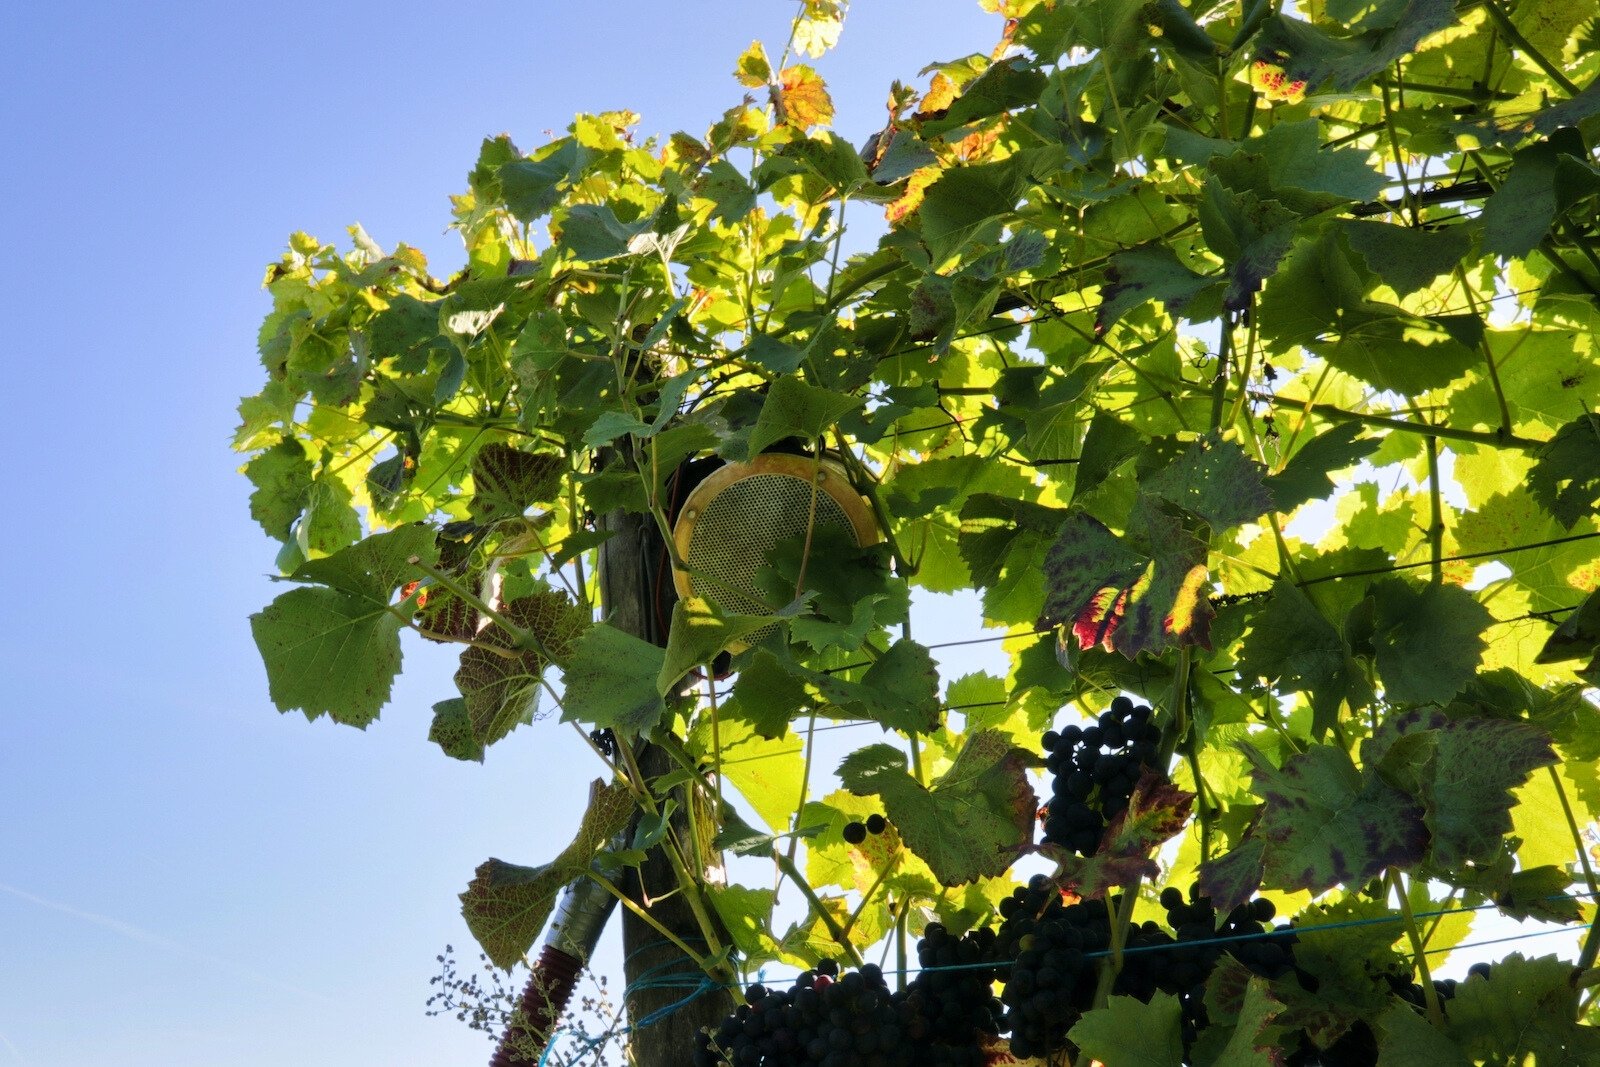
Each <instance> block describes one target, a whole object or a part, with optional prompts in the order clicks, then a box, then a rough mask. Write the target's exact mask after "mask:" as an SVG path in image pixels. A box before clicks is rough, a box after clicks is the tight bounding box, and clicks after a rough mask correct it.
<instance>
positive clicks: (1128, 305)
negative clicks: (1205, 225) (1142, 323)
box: [1094, 244, 1218, 334]
mask: <svg viewBox="0 0 1600 1067" xmlns="http://www.w3.org/2000/svg"><path fill="white" fill-rule="evenodd" d="M1106 278H1107V281H1108V284H1107V285H1106V286H1105V287H1104V288H1103V289H1102V290H1101V291H1100V307H1099V309H1098V310H1096V312H1095V316H1094V331H1095V333H1097V334H1103V333H1105V332H1106V331H1107V330H1109V329H1110V328H1111V326H1112V324H1113V323H1115V322H1116V321H1117V320H1118V319H1120V318H1122V316H1123V315H1125V314H1127V313H1128V312H1129V311H1132V310H1133V309H1134V308H1136V307H1138V306H1139V305H1141V304H1144V303H1146V302H1147V301H1150V300H1159V301H1161V304H1162V306H1163V307H1165V308H1166V309H1167V314H1169V315H1172V316H1173V317H1177V316H1179V315H1181V314H1182V313H1183V309H1184V308H1185V307H1187V306H1188V305H1189V303H1190V302H1191V301H1193V300H1194V299H1195V298H1196V297H1198V296H1199V295H1200V294H1201V293H1203V292H1205V291H1206V290H1207V289H1209V288H1211V287H1212V286H1215V285H1217V284H1218V279H1217V278H1214V277H1210V276H1208V275H1204V274H1196V273H1195V272H1194V271H1192V270H1190V269H1189V268H1188V267H1186V266H1184V265H1183V263H1182V262H1180V261H1179V259H1178V257H1177V256H1176V255H1175V254H1174V253H1173V251H1172V249H1171V247H1170V246H1168V245H1164V244H1157V245H1146V246H1144V247H1142V248H1132V249H1129V250H1128V251H1126V252H1118V253H1117V254H1116V255H1114V256H1112V257H1111V263H1110V265H1109V266H1108V267H1107V268H1106Z"/></svg>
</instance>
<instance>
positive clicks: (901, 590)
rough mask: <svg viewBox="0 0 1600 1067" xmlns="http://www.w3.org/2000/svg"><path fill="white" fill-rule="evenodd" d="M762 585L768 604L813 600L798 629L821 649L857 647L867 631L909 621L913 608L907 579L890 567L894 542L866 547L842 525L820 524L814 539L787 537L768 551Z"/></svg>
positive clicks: (799, 619)
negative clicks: (809, 610) (809, 614)
mask: <svg viewBox="0 0 1600 1067" xmlns="http://www.w3.org/2000/svg"><path fill="white" fill-rule="evenodd" d="M756 587H757V588H758V589H759V590H760V592H761V594H762V596H763V597H764V598H765V600H766V602H767V603H768V604H775V605H776V604H788V603H789V602H790V601H792V600H794V599H795V597H796V590H799V596H800V597H802V598H805V599H808V600H809V603H810V607H811V611H812V614H813V616H814V617H812V618H807V617H804V616H800V617H797V618H796V619H795V621H794V630H793V631H792V632H793V633H794V635H795V637H796V638H799V639H801V640H805V641H807V642H808V643H810V644H811V646H812V647H813V648H815V649H817V650H818V651H821V650H823V649H824V648H826V647H827V646H829V645H832V644H837V645H838V646H839V647H841V648H847V649H852V650H853V649H857V648H860V647H861V641H862V639H863V638H864V637H865V634H866V631H867V630H868V629H871V628H873V627H878V626H893V625H895V624H897V623H901V622H904V621H905V620H906V618H907V617H908V615H909V612H910V609H911V593H910V590H909V589H907V587H906V583H905V580H904V579H902V578H898V577H896V576H895V575H894V573H893V572H892V571H891V570H890V567H889V549H888V546H886V545H882V544H877V545H868V546H866V547H862V546H860V545H858V544H857V543H856V539H855V534H854V533H853V532H851V531H848V530H845V529H843V528H841V527H838V526H817V527H815V528H813V529H812V531H811V535H810V536H809V537H807V536H805V535H804V534H801V535H799V536H796V537H787V538H785V539H783V540H782V541H779V542H778V543H777V544H776V545H774V546H773V548H772V551H771V552H769V553H768V554H767V565H766V566H764V567H762V568H760V569H759V570H758V571H757V572H756Z"/></svg>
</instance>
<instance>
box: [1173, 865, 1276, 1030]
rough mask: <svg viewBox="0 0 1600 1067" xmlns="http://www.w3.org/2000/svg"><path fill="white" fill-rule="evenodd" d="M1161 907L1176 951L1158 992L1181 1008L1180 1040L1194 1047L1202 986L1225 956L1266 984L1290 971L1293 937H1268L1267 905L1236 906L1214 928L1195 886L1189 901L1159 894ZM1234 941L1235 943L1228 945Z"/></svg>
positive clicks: (1270, 910) (1212, 913) (1213, 915)
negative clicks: (1175, 937)
mask: <svg viewBox="0 0 1600 1067" xmlns="http://www.w3.org/2000/svg"><path fill="white" fill-rule="evenodd" d="M1161 906H1162V907H1163V908H1165V909H1166V912H1167V925H1168V926H1170V927H1172V931H1173V933H1174V934H1176V935H1177V942H1178V943H1177V946H1176V947H1174V948H1173V949H1172V950H1171V951H1170V952H1167V953H1164V956H1165V957H1166V958H1165V960H1164V966H1165V969H1166V974H1165V976H1164V981H1165V983H1166V984H1164V985H1163V986H1162V988H1163V989H1165V990H1166V991H1167V992H1169V993H1172V994H1173V995H1174V996H1176V997H1177V998H1178V1001H1179V1003H1181V1004H1182V1006H1183V1039H1184V1042H1185V1044H1188V1043H1190V1042H1193V1041H1194V1040H1195V1038H1196V1036H1197V1035H1198V1034H1199V1032H1200V1031H1201V1030H1202V1029H1204V1028H1205V1025H1206V1023H1207V1022H1208V1018H1207V1014H1206V1009H1205V986H1206V980H1207V979H1208V978H1209V977H1210V976H1211V971H1212V969H1213V968H1215V967H1216V965H1217V961H1218V960H1219V959H1221V958H1222V956H1223V954H1224V953H1226V954H1227V955H1229V956H1232V957H1233V958H1234V959H1236V960H1238V961H1239V963H1240V964H1242V965H1243V966H1244V967H1246V968H1247V969H1248V970H1249V971H1250V972H1251V973H1252V974H1257V975H1260V976H1261V977H1263V978H1266V979H1273V978H1279V977H1281V976H1283V975H1284V974H1287V973H1289V972H1290V971H1292V970H1294V948H1293V945H1294V942H1295V935H1294V932H1293V931H1292V930H1291V929H1289V928H1287V927H1280V928H1279V930H1277V931H1272V932H1269V931H1268V929H1267V927H1266V924H1267V923H1269V922H1271V921H1272V918H1273V916H1274V915H1276V914H1277V909H1276V908H1275V907H1274V906H1273V904H1272V901H1270V900H1252V901H1250V902H1248V903H1245V904H1240V905H1239V906H1238V907H1236V908H1234V909H1233V910H1232V911H1230V912H1229V913H1228V916H1227V918H1226V919H1224V920H1223V922H1222V924H1221V926H1220V927H1219V926H1218V925H1217V909H1216V908H1214V907H1212V905H1211V898H1210V897H1204V896H1201V895H1200V890H1199V887H1198V886H1194V885H1191V886H1190V887H1189V896H1188V898H1187V899H1185V897H1184V895H1183V893H1182V892H1181V891H1180V890H1178V889H1177V888H1176V887H1174V886H1168V887H1167V888H1166V889H1163V890H1162V891H1161ZM1232 939H1238V940H1232Z"/></svg>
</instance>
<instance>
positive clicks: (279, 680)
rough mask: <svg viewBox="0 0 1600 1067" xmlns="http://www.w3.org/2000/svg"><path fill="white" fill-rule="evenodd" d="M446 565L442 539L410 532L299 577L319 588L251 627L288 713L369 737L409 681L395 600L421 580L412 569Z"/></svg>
mask: <svg viewBox="0 0 1600 1067" xmlns="http://www.w3.org/2000/svg"><path fill="white" fill-rule="evenodd" d="M413 559H416V560H418V561H420V562H422V563H426V564H429V565H431V564H432V563H433V562H435V561H436V560H437V559H438V549H437V548H436V546H435V539H434V535H433V532H432V531H431V530H429V529H428V528H427V527H425V526H422V525H417V524H413V525H407V526H402V527H399V528H397V529H394V530H390V531H388V532H386V533H379V534H373V535H372V536H371V537H368V538H367V539H366V540H364V541H361V542H359V543H357V544H354V545H351V546H350V547H349V548H345V549H343V550H341V551H339V552H336V553H334V554H333V555H331V556H327V557H325V558H322V559H316V560H311V561H308V562H306V563H303V564H301V565H300V567H299V568H298V569H296V571H295V572H294V574H293V575H291V576H290V580H292V581H297V582H306V583H315V585H312V586H308V587H306V588H301V589H295V590H291V591H290V592H288V593H285V594H283V595H282V596H280V597H278V598H277V599H276V600H274V601H273V602H272V603H271V604H269V605H267V607H266V608H265V609H264V610H262V611H260V612H258V613H256V614H255V615H252V616H251V617H250V629H251V632H252V633H253V634H254V635H255V639H256V645H257V646H258V647H259V648H260V650H261V658H262V660H263V661H264V662H265V664H266V668H267V684H268V690H269V693H270V695H271V697H272V701H273V703H274V704H276V705H277V707H278V710H279V711H289V710H290V709H292V708H299V709H301V710H302V711H303V712H305V715H306V717H307V718H308V719H313V720H314V719H316V718H318V717H319V716H321V715H323V714H327V715H329V716H331V717H332V718H333V720H334V721H335V722H339V723H344V724H345V725H348V726H358V727H362V728H365V727H366V725H367V724H368V723H370V722H371V721H372V720H374V719H376V718H377V717H378V712H379V710H380V709H382V707H383V705H384V704H386V703H387V702H388V700H389V692H390V689H391V687H392V685H393V683H394V677H395V675H396V674H398V673H399V671H400V628H401V626H402V625H404V623H403V621H402V618H401V617H400V615H399V614H397V612H398V611H399V610H400V609H395V610H391V601H392V600H393V598H394V592H395V590H396V589H397V588H398V587H399V586H400V585H401V584H402V583H403V582H405V581H406V580H408V579H409V578H412V577H415V576H418V572H417V570H416V568H415V567H413V566H412V564H411V561H412V560H413Z"/></svg>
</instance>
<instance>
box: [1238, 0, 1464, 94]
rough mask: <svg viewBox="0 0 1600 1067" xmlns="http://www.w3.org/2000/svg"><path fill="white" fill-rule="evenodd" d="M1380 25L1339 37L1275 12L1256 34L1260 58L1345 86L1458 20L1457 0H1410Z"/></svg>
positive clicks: (1287, 73)
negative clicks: (1349, 35)
mask: <svg viewBox="0 0 1600 1067" xmlns="http://www.w3.org/2000/svg"><path fill="white" fill-rule="evenodd" d="M1390 6H1391V7H1393V8H1395V10H1394V11H1392V12H1391V15H1392V16H1393V17H1392V18H1384V19H1382V20H1380V21H1382V22H1383V23H1384V25H1381V26H1372V27H1371V28H1370V29H1368V30H1367V31H1366V32H1365V33H1358V34H1356V35H1354V36H1351V37H1334V36H1331V35H1329V34H1327V33H1324V32H1323V31H1322V30H1320V29H1318V28H1316V27H1315V26H1312V25H1311V24H1310V23H1307V22H1302V21H1300V20H1299V19H1292V18H1288V17H1287V16H1284V15H1271V16H1268V18H1267V19H1266V20H1265V21H1264V22H1263V23H1262V26H1261V33H1260V35H1259V36H1258V37H1257V38H1256V58H1257V59H1258V60H1261V61H1264V62H1267V63H1271V64H1274V65H1276V66H1279V67H1282V68H1283V70H1284V77H1285V78H1287V79H1288V80H1290V81H1301V82H1305V83H1306V88H1307V89H1309V90H1315V89H1317V88H1318V87H1320V86H1322V85H1323V84H1327V85H1328V86H1329V87H1330V88H1332V89H1335V90H1338V91H1341V92H1342V91H1344V90H1347V89H1351V88H1354V87H1355V86H1356V85H1358V84H1360V83H1361V82H1362V81H1364V80H1366V79H1367V78H1370V77H1371V76H1372V75H1374V74H1376V73H1377V72H1378V71H1381V70H1383V68H1385V67H1387V66H1388V65H1389V64H1390V63H1393V62H1394V61H1395V60H1397V59H1399V58H1401V57H1402V56H1405V55H1407V54H1408V53H1410V52H1411V51H1413V50H1414V49H1415V48H1416V47H1417V45H1418V43H1419V42H1421V40H1422V39H1423V38H1424V37H1426V36H1428V34H1430V33H1433V32H1435V31H1436V30H1442V29H1444V28H1445V27H1446V26H1449V25H1451V24H1452V23H1454V22H1455V20H1456V15H1455V4H1454V3H1453V0H1405V3H1404V5H1403V6H1401V5H1390Z"/></svg>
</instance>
